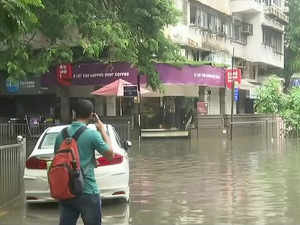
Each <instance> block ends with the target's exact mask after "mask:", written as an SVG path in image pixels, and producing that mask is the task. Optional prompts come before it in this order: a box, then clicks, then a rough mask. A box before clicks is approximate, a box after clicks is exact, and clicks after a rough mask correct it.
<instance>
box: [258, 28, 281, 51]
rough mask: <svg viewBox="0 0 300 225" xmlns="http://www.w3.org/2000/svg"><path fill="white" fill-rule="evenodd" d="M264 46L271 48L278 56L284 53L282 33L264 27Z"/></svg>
mask: <svg viewBox="0 0 300 225" xmlns="http://www.w3.org/2000/svg"><path fill="white" fill-rule="evenodd" d="M262 29H263V44H264V45H265V46H267V47H270V48H272V49H273V50H274V52H275V53H277V54H282V53H283V46H282V33H281V32H278V31H275V30H273V29H270V28H268V27H263V28H262Z"/></svg>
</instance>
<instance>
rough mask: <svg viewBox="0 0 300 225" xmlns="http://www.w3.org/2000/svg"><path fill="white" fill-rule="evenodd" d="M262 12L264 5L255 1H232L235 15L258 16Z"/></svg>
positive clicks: (232, 9) (232, 10)
mask: <svg viewBox="0 0 300 225" xmlns="http://www.w3.org/2000/svg"><path fill="white" fill-rule="evenodd" d="M262 11H263V8H262V5H261V4H259V3H258V2H257V1H255V0H232V1H231V12H232V13H235V14H256V13H260V12H262Z"/></svg>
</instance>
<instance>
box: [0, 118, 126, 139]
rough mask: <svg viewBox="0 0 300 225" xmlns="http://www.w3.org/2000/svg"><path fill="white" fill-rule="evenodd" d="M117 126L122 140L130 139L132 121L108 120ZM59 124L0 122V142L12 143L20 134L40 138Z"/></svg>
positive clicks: (107, 121)
mask: <svg viewBox="0 0 300 225" xmlns="http://www.w3.org/2000/svg"><path fill="white" fill-rule="evenodd" d="M105 122H106V123H109V124H111V125H113V126H114V127H115V129H116V130H117V132H118V134H119V136H120V138H121V140H123V141H124V140H130V134H131V133H130V130H131V122H130V121H129V120H123V121H121V120H106V121H105ZM55 125H57V124H52V123H51V124H47V123H42V124H39V125H36V126H32V127H30V126H28V125H27V124H26V123H0V144H10V143H11V140H13V141H14V140H15V138H16V137H17V136H18V135H21V136H24V137H26V138H38V137H39V136H40V135H41V134H42V133H43V131H44V130H45V129H46V128H48V127H50V126H55Z"/></svg>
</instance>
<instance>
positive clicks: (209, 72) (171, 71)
mask: <svg viewBox="0 0 300 225" xmlns="http://www.w3.org/2000/svg"><path fill="white" fill-rule="evenodd" d="M156 68H157V71H158V73H159V74H160V79H161V81H162V83H164V84H181V85H185V84H186V85H187V84H192V85H199V86H210V87H224V86H225V70H224V68H217V67H212V66H189V65H187V66H183V67H180V68H178V67H175V66H172V65H168V64H163V63H161V64H157V66H156Z"/></svg>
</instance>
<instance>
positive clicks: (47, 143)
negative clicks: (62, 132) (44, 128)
mask: <svg viewBox="0 0 300 225" xmlns="http://www.w3.org/2000/svg"><path fill="white" fill-rule="evenodd" d="M57 134H58V133H48V134H46V135H45V136H44V138H43V140H42V142H41V144H40V146H39V149H54V144H55V139H56V136H57Z"/></svg>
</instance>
